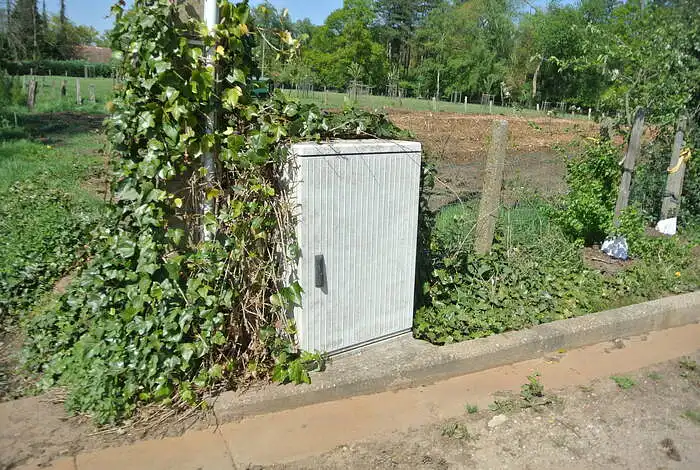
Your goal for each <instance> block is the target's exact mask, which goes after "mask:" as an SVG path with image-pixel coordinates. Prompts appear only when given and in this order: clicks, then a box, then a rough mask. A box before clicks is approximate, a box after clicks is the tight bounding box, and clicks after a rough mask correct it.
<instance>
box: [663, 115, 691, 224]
mask: <svg viewBox="0 0 700 470" xmlns="http://www.w3.org/2000/svg"><path fill="white" fill-rule="evenodd" d="M686 123H687V120H686V118H685V117H681V118H680V119H679V120H678V126H677V128H676V137H675V139H674V140H673V149H672V151H671V166H670V167H669V168H668V172H669V173H668V177H667V178H666V191H664V195H663V199H662V200H661V217H660V218H659V221H664V220H666V219H671V218H675V217H678V211H679V209H680V205H681V194H682V193H683V178H684V177H685V163H686V162H685V158H681V150H683V143H684V137H685V128H686ZM673 225H675V224H673ZM671 231H672V232H674V233H675V229H672V230H671Z"/></svg>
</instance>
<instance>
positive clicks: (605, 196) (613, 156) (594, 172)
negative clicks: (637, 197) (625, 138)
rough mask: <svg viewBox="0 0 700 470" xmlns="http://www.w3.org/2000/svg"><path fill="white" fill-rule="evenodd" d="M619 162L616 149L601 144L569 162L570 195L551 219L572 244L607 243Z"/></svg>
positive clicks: (618, 181) (618, 180)
mask: <svg viewBox="0 0 700 470" xmlns="http://www.w3.org/2000/svg"><path fill="white" fill-rule="evenodd" d="M619 158H620V151H619V149H618V148H617V147H615V146H614V145H613V144H612V143H610V142H608V141H600V142H596V143H594V144H591V145H589V146H588V147H587V148H586V150H585V151H584V152H583V154H581V155H579V156H575V157H571V158H570V159H569V160H568V161H567V165H566V166H567V173H566V182H567V184H568V185H569V192H568V193H567V195H566V196H565V197H564V201H563V204H562V207H561V208H559V209H561V210H556V211H554V212H552V213H551V215H552V217H553V219H554V220H555V221H556V222H557V223H558V224H559V225H560V226H561V227H562V229H563V230H564V233H565V234H566V235H567V236H568V237H570V238H571V239H572V240H580V241H582V242H583V243H585V244H586V245H592V244H594V243H600V242H602V241H603V240H604V239H605V237H606V235H607V231H608V228H609V227H610V224H611V222H612V218H613V212H614V209H615V201H616V199H617V191H618V186H619V183H620V166H619V164H618V160H619Z"/></svg>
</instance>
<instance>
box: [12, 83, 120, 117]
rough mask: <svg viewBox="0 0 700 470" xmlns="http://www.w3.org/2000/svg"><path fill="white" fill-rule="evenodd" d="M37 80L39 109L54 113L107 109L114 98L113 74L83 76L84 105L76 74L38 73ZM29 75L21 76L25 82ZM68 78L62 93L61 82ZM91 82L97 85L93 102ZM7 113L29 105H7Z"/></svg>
mask: <svg viewBox="0 0 700 470" xmlns="http://www.w3.org/2000/svg"><path fill="white" fill-rule="evenodd" d="M34 78H35V79H36V80H37V93H36V105H35V108H34V111H35V112H37V113H54V112H61V111H75V112H83V113H106V112H107V111H106V109H105V105H106V103H107V102H108V101H109V100H110V99H112V89H113V86H114V82H113V80H112V79H111V78H80V96H81V97H82V99H83V102H82V104H81V105H78V104H77V100H76V96H77V90H76V81H77V80H78V78H76V77H62V76H51V77H49V76H35V77H34ZM29 79H30V77H29V76H24V77H19V80H23V81H24V82H25V83H26V82H28V81H29ZM63 80H65V81H66V96H63V97H62V96H61V83H62V81H63ZM90 86H94V87H95V103H90V101H89V97H90ZM3 111H5V112H6V113H13V112H17V113H23V112H26V111H27V107H26V106H23V105H13V106H8V107H6V109H4V110H3Z"/></svg>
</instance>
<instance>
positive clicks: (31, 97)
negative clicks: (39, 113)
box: [27, 78, 36, 111]
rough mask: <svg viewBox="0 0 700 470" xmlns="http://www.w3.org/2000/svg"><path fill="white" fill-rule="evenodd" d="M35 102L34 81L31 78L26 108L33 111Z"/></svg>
mask: <svg viewBox="0 0 700 470" xmlns="http://www.w3.org/2000/svg"><path fill="white" fill-rule="evenodd" d="M35 102H36V80H34V79H33V78H32V79H31V80H29V91H28V92H27V108H29V111H34V104H35Z"/></svg>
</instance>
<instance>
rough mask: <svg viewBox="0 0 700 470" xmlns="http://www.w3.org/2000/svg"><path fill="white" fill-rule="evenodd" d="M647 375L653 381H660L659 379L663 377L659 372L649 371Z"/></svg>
mask: <svg viewBox="0 0 700 470" xmlns="http://www.w3.org/2000/svg"><path fill="white" fill-rule="evenodd" d="M647 377H649V379H650V380H653V381H654V382H658V381H660V380H662V379H663V378H664V377H663V376H662V375H661V374H659V373H658V372H649V375H647Z"/></svg>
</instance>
